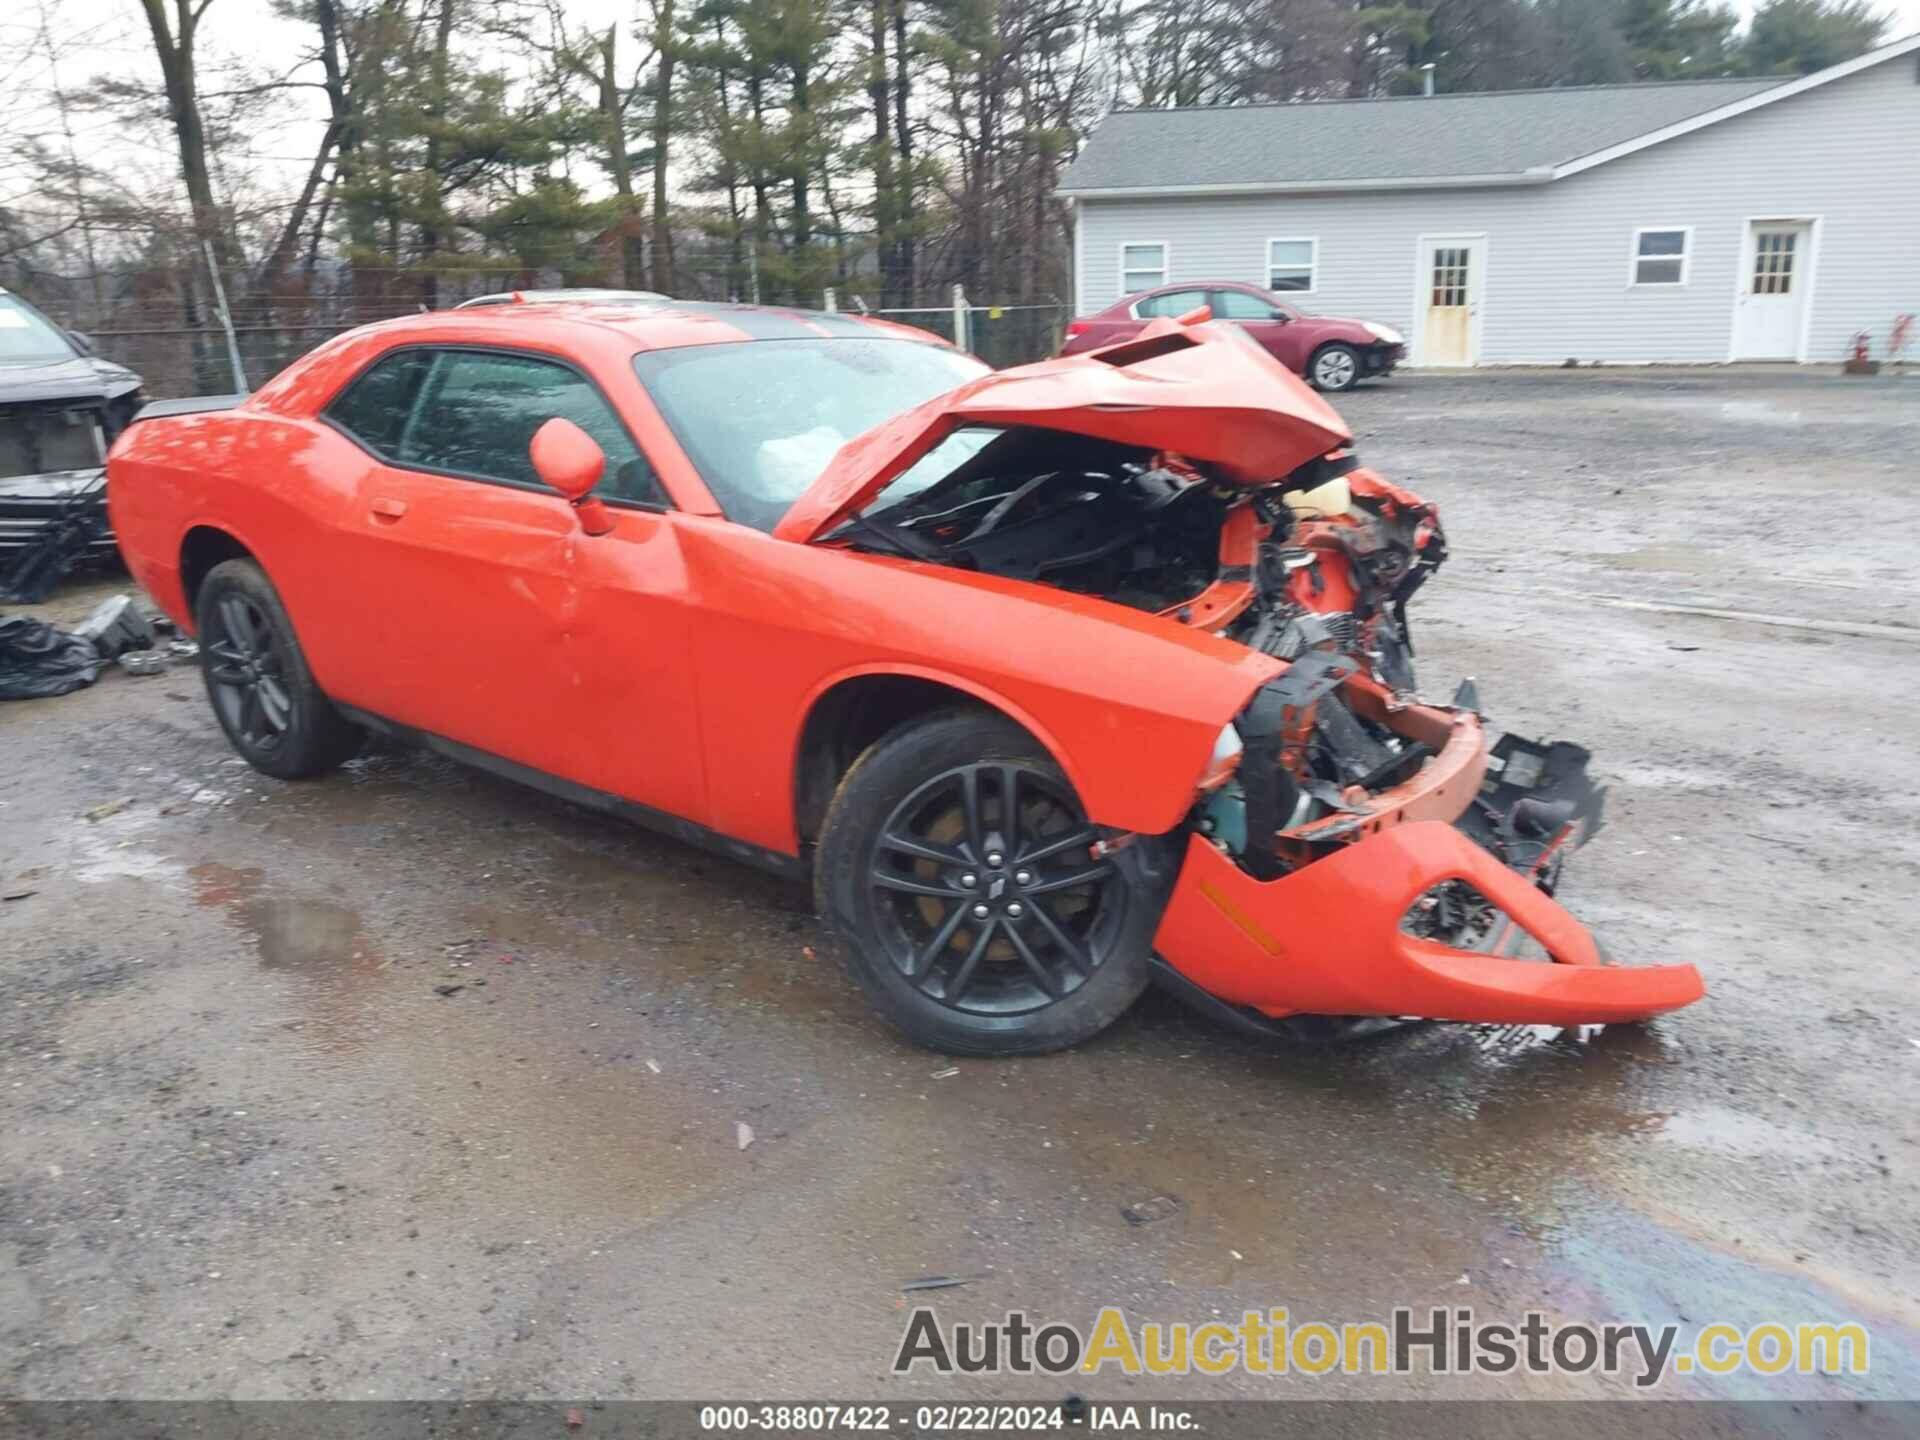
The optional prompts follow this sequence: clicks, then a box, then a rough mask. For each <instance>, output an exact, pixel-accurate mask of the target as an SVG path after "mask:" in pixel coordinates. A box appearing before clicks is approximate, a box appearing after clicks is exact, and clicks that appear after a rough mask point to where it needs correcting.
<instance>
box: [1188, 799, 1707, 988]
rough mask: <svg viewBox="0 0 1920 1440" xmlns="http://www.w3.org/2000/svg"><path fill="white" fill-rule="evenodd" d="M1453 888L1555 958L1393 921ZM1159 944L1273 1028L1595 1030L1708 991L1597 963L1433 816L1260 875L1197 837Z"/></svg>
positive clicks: (1501, 870) (1572, 931)
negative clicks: (1334, 1019)
mask: <svg viewBox="0 0 1920 1440" xmlns="http://www.w3.org/2000/svg"><path fill="white" fill-rule="evenodd" d="M1448 880H1464V881H1466V882H1467V883H1468V884H1470V885H1472V886H1473V887H1474V888H1475V889H1477V890H1478V891H1480V893H1481V894H1483V895H1485V896H1486V897H1487V898H1488V899H1489V900H1491V901H1493V902H1494V903H1495V904H1496V905H1498V906H1499V907H1500V908H1501V909H1502V910H1504V911H1505V912H1506V913H1507V915H1508V916H1509V917H1510V918H1511V919H1512V920H1513V921H1514V923H1515V924H1517V925H1518V926H1519V927H1520V928H1521V929H1522V930H1524V931H1525V932H1526V933H1527V934H1528V935H1530V936H1532V937H1533V939H1534V940H1535V941H1537V942H1538V943H1539V944H1540V946H1541V948H1542V949H1544V950H1545V951H1546V952H1547V953H1548V954H1549V955H1551V956H1552V957H1553V962H1552V963H1551V964H1541V963H1535V962H1530V961H1526V960H1512V959H1503V958H1500V957H1498V956H1493V955H1484V954H1480V953H1478V952H1475V951H1470V950H1456V949H1454V948H1453V947H1452V946H1449V945H1441V944H1438V943H1436V942H1434V941H1431V940H1423V939H1421V938H1419V937H1418V936H1414V935H1409V934H1407V933H1406V931H1404V930H1403V929H1402V928H1401V924H1400V922H1401V918H1402V917H1403V916H1404V915H1405V914H1406V913H1407V910H1408V909H1409V907H1411V906H1412V905H1413V903H1414V901H1415V900H1417V899H1419V898H1420V896H1421V895H1422V894H1423V893H1425V892H1426V891H1427V890H1429V889H1430V888H1432V887H1433V886H1435V885H1439V884H1441V883H1443V882H1445V881H1448ZM1154 948H1155V949H1156V950H1157V951H1158V952H1159V953H1160V955H1161V956H1162V957H1163V958H1164V959H1165V960H1166V961H1167V962H1168V963H1169V964H1170V965H1172V966H1173V967H1174V969H1176V970H1178V971H1179V972H1180V973H1181V974H1182V975H1184V976H1186V978H1187V979H1189V980H1191V981H1193V982H1194V983H1195V984H1196V985H1198V986H1200V987H1201V988H1202V989H1203V990H1206V991H1207V992H1208V993H1210V994H1212V995H1215V996H1217V997H1219V998H1220V999H1222V1000H1225V1001H1228V1002H1229V1003H1231V1004H1235V1005H1246V1006H1250V1007H1252V1008H1253V1009H1256V1010H1258V1011H1260V1012H1261V1013H1262V1014H1264V1015H1267V1016H1270V1017H1275V1018H1278V1017H1280V1016H1284V1015H1293V1014H1315V1015H1409V1016H1418V1017H1420V1018H1422V1019H1428V1020H1467V1021H1480V1022H1486V1023H1495V1024H1541V1025H1605V1024H1620V1023H1625V1022H1628V1021H1633V1020H1645V1019H1647V1018H1648V1017H1650V1016H1653V1015H1659V1014H1663V1013H1665V1012H1666V1011H1668V1010H1678V1009H1679V1008H1680V1007H1681V1006H1683V1005H1690V1004H1692V1003H1693V1002H1694V1001H1695V1000H1698V999H1699V998H1700V997H1701V996H1702V995H1704V994H1705V993H1706V987H1705V986H1704V985H1703V984H1702V982H1701V979H1700V972H1699V971H1698V970H1696V969H1694V967H1693V966H1691V965H1656V966H1649V967H1646V968H1643V969H1626V968H1616V967H1614V966H1610V965H1605V964H1602V963H1601V960H1600V956H1599V952H1598V951H1597V949H1596V948H1595V946H1594V943H1593V937H1592V936H1590V935H1588V934H1587V931H1586V929H1585V927H1583V926H1582V925H1581V924H1580V922H1579V921H1578V920H1575V919H1574V918H1573V916H1571V915H1569V914H1568V913H1567V912H1566V911H1565V910H1564V909H1562V908H1561V907H1560V905H1559V904H1558V903H1556V902H1555V901H1554V900H1553V898H1552V897H1551V896H1549V895H1547V894H1546V893H1545V892H1544V891H1542V890H1540V889H1538V888H1537V887H1535V886H1534V885H1533V884H1532V883H1531V882H1530V881H1529V880H1527V879H1526V878H1525V877H1523V876H1521V875H1519V874H1517V873H1516V872H1514V871H1512V870H1509V869H1508V868H1507V867H1506V866H1504V865H1502V864H1501V863H1500V862H1499V861H1498V860H1496V859H1495V858H1494V857H1493V856H1492V855H1490V854H1488V853H1487V852H1486V851H1485V850H1483V849H1481V848H1480V847H1479V846H1478V845H1476V844H1474V843H1473V841H1471V840H1469V839H1468V838H1467V837H1466V836H1465V835H1464V834H1462V833H1461V832H1460V831H1458V830H1456V829H1455V828H1454V827H1453V826H1451V825H1448V824H1445V823H1444V822H1441V821H1437V820H1415V821H1410V822H1408V823H1406V824H1404V825H1396V826H1394V827H1393V828H1392V829H1388V830H1381V831H1377V832H1376V833H1374V834H1372V835H1370V836H1368V837H1367V838H1366V839H1364V840H1361V841H1358V842H1357V843H1355V844H1353V845H1349V846H1347V847H1346V848H1344V849H1342V850H1340V851H1338V852H1337V853H1335V854H1333V855H1330V856H1328V857H1327V858H1326V859H1324V860H1319V861H1316V862H1315V863H1313V864H1312V865H1307V866H1304V867H1302V868H1301V869H1299V870H1296V871H1294V872H1293V873H1292V874H1290V875H1286V876H1283V877H1281V878H1280V879H1278V880H1270V881H1260V880H1255V879H1254V878H1253V877H1252V876H1251V875H1248V874H1247V873H1246V872H1245V871H1243V870H1241V869H1240V868H1239V867H1238V866H1237V865H1235V864H1234V863H1233V862H1232V861H1231V860H1229V859H1228V858H1227V857H1226V856H1224V855H1222V854H1221V853H1220V852H1219V851H1218V850H1216V849H1214V847H1213V846H1212V845H1210V844H1208V843H1207V842H1206V841H1205V840H1203V839H1202V838H1201V837H1199V836H1197V835H1196V836H1193V837H1192V838H1191V839H1190V841H1189V843H1188V847H1187V858H1186V863H1185V864H1184V866H1183V867H1182V869H1181V872H1180V878H1179V880H1178V881H1177V882H1176V884H1175V886H1174V891H1173V899H1172V900H1171V901H1170V902H1169V903H1168V905H1167V909H1166V913H1165V914H1164V915H1162V916H1161V918H1160V930H1159V933H1158V934H1157V935H1156V936H1155V938H1154Z"/></svg>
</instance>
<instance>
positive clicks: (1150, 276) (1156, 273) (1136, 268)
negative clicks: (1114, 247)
mask: <svg viewBox="0 0 1920 1440" xmlns="http://www.w3.org/2000/svg"><path fill="white" fill-rule="evenodd" d="M1166 283H1167V242H1166V241H1164V240H1136V241H1132V242H1131V243H1129V244H1125V245H1122V246H1121V247H1120V293H1121V294H1123V295H1133V294H1137V293H1138V292H1139V291H1142V290H1152V289H1153V288H1155V287H1156V286H1159V285H1164V284H1166Z"/></svg>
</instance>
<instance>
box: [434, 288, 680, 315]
mask: <svg viewBox="0 0 1920 1440" xmlns="http://www.w3.org/2000/svg"><path fill="white" fill-rule="evenodd" d="M668 298H669V297H668V296H666V295H663V294H661V293H660V292H659V291H658V290H603V289H596V288H593V287H591V286H582V287H577V288H575V289H571V290H497V291H495V292H494V293H493V294H491V295H475V296H474V297H473V298H472V299H471V300H462V301H461V302H460V303H459V304H458V305H456V306H454V307H453V308H454V309H456V310H473V309H478V308H479V307H481V306H485V305H525V304H528V303H536V304H537V303H539V302H541V301H546V300H612V301H615V302H618V303H626V304H630V303H634V302H637V301H642V300H665V299H668Z"/></svg>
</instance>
